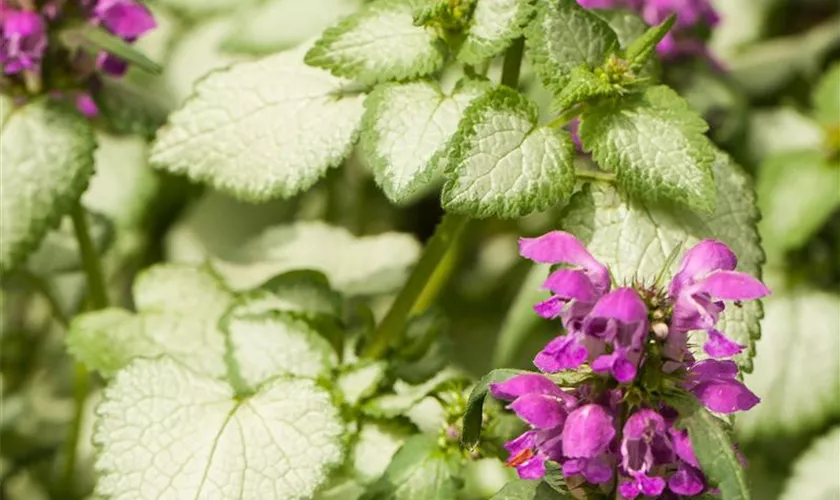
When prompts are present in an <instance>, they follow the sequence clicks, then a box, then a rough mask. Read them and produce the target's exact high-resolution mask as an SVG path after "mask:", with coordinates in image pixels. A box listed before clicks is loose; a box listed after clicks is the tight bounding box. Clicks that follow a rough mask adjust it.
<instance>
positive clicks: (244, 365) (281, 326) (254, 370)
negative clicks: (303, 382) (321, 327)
mask: <svg viewBox="0 0 840 500" xmlns="http://www.w3.org/2000/svg"><path fill="white" fill-rule="evenodd" d="M221 321H222V322H221V329H222V330H223V331H224V332H225V333H226V334H227V340H228V342H229V344H228V349H229V351H230V354H231V355H232V356H233V360H234V361H235V362H237V364H238V368H239V376H241V378H242V380H241V381H242V382H244V383H245V384H247V386H248V387H251V388H254V387H257V386H259V385H260V384H262V383H263V382H265V381H266V380H268V379H269V378H271V377H273V376H276V375H278V374H288V375H293V376H296V377H306V378H318V377H320V376H326V375H329V372H330V370H332V369H333V368H335V367H336V366H337V365H338V356H337V355H336V352H335V351H333V349H332V347H331V346H330V344H329V342H327V340H326V339H324V337H322V336H321V335H319V334H318V332H317V331H315V330H314V329H313V328H312V327H311V326H310V325H309V324H307V323H306V322H304V321H301V320H299V319H295V318H294V317H292V316H291V315H289V314H287V313H278V312H268V313H263V314H259V315H242V314H238V313H237V309H236V308H234V309H232V310H231V311H230V312H229V313H228V315H227V316H226V317H224V318H223V319H222V320H221Z"/></svg>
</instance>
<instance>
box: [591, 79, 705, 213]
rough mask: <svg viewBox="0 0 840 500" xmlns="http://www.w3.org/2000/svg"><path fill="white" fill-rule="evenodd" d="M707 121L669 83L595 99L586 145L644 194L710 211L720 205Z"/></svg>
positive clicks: (626, 184) (633, 189) (625, 184)
mask: <svg viewBox="0 0 840 500" xmlns="http://www.w3.org/2000/svg"><path fill="white" fill-rule="evenodd" d="M707 129H708V126H707V125H706V122H704V121H703V119H702V118H700V116H698V115H697V114H696V113H694V112H693V111H691V110H690V109H689V107H688V103H686V102H685V100H683V99H682V98H681V97H680V96H679V95H677V93H676V92H674V91H673V90H671V89H669V88H668V87H665V86H657V87H650V88H648V89H647V90H645V91H644V93H642V94H637V95H633V96H629V97H627V98H623V99H621V100H618V101H615V100H607V101H604V102H602V103H600V104H596V105H595V106H592V107H591V108H590V109H588V110H587V111H586V112H584V114H583V116H582V117H581V124H580V139H581V141H582V142H583V147H584V149H585V150H586V151H591V152H592V155H593V157H594V158H595V161H597V162H598V164H599V165H600V166H601V167H602V168H604V169H607V170H614V171H615V172H616V176H617V179H618V182H619V184H620V185H621V187H622V188H623V189H625V190H627V191H629V192H630V193H632V194H633V195H635V196H638V197H640V198H641V199H644V200H650V201H657V200H673V201H677V202H680V203H683V204H685V205H687V206H689V207H691V208H693V209H695V210H699V211H703V212H706V213H711V212H712V211H713V210H714V207H715V184H714V177H713V175H712V164H713V163H714V161H715V150H714V147H713V146H712V144H711V142H710V141H709V139H708V138H707V137H706V136H705V135H704V133H705V132H706V130H707Z"/></svg>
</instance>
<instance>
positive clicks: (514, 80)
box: [500, 37, 525, 89]
mask: <svg viewBox="0 0 840 500" xmlns="http://www.w3.org/2000/svg"><path fill="white" fill-rule="evenodd" d="M524 50H525V39H524V38H522V37H520V38H517V39H516V40H515V41H514V42H513V45H511V46H510V47H509V48H508V50H507V52H505V60H504V63H503V65H502V79H501V82H500V83H501V84H502V85H507V86H508V87H510V88H514V89H515V88H516V87H518V86H519V70H520V68H521V67H522V52H523V51H524Z"/></svg>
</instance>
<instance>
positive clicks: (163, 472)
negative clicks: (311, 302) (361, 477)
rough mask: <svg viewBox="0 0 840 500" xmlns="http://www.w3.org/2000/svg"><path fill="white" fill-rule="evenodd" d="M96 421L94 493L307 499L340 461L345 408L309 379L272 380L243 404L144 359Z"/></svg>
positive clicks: (114, 385)
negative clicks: (342, 408)
mask: <svg viewBox="0 0 840 500" xmlns="http://www.w3.org/2000/svg"><path fill="white" fill-rule="evenodd" d="M96 414H97V421H96V426H95V430H94V434H93V442H94V444H95V445H96V446H97V447H98V454H97V460H96V464H95V469H96V472H97V475H98V481H97V484H96V491H95V495H96V496H101V497H104V498H110V499H113V500H128V499H142V500H153V499H159V498H167V497H169V498H201V499H206V500H252V499H257V498H259V499H268V498H283V499H289V500H293V499H294V500H304V499H307V498H310V497H311V496H312V494H313V493H314V491H315V489H316V488H317V487H318V486H319V485H321V484H323V483H324V482H326V479H327V474H328V472H329V470H330V469H331V468H333V467H334V466H336V465H338V464H339V463H340V461H341V458H342V454H343V452H342V445H341V436H342V434H343V433H344V428H343V425H342V422H341V418H340V416H339V412H338V409H337V408H336V407H335V406H334V405H333V403H332V401H331V398H330V394H329V393H328V392H327V390H325V389H323V388H321V387H319V386H317V385H316V384H315V382H313V381H311V380H304V379H289V378H274V379H272V380H270V381H267V382H266V383H265V384H263V385H261V386H260V387H259V388H257V390H256V392H255V393H254V394H253V395H251V396H248V397H245V398H239V397H236V396H235V394H234V392H233V390H232V388H231V387H230V385H228V384H227V383H225V382H222V381H219V380H216V379H213V378H209V377H207V376H206V375H202V374H199V373H196V372H194V371H192V370H190V369H188V368H186V367H184V366H183V365H181V364H179V363H177V362H175V361H173V360H171V359H169V358H161V359H154V360H137V361H135V362H133V363H132V364H131V365H129V366H128V367H127V368H125V369H123V370H121V371H120V372H119V373H118V374H117V375H116V377H115V378H114V379H113V380H112V381H111V383H110V384H109V385H108V387H107V388H106V389H105V391H104V396H103V402H102V403H101V404H100V405H99V407H98V408H97V411H96ZM162 459H165V461H166V464H167V466H165V467H161V466H160V463H161V462H160V460H162ZM149 471H154V473H153V474H150V473H149Z"/></svg>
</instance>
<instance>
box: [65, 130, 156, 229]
mask: <svg viewBox="0 0 840 500" xmlns="http://www.w3.org/2000/svg"><path fill="white" fill-rule="evenodd" d="M96 141H97V143H98V146H99V147H98V148H97V149H96V154H95V155H94V158H95V161H96V173H95V174H94V175H93V177H91V179H90V185H89V186H88V188H87V190H86V191H85V193H84V194H83V195H82V203H83V204H84V206H85V207H87V208H88V209H90V210H92V211H94V212H98V213H101V214H103V215H105V216H106V217H108V219H110V220H111V221H113V223H114V225H115V226H117V228H119V229H125V228H137V227H139V226H141V225H142V224H143V223H144V222H145V220H146V217H147V215H148V213H149V211H150V209H151V208H152V207H153V203H154V199H155V196H156V195H157V193H158V189H159V188H160V179H159V177H158V176H157V175H156V173H155V172H154V170H152V169H151V168H150V167H149V165H148V164H147V159H148V154H149V147H148V144H147V143H146V141H145V140H143V139H142V138H140V137H137V136H116V135H110V134H102V133H98V134H96Z"/></svg>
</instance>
